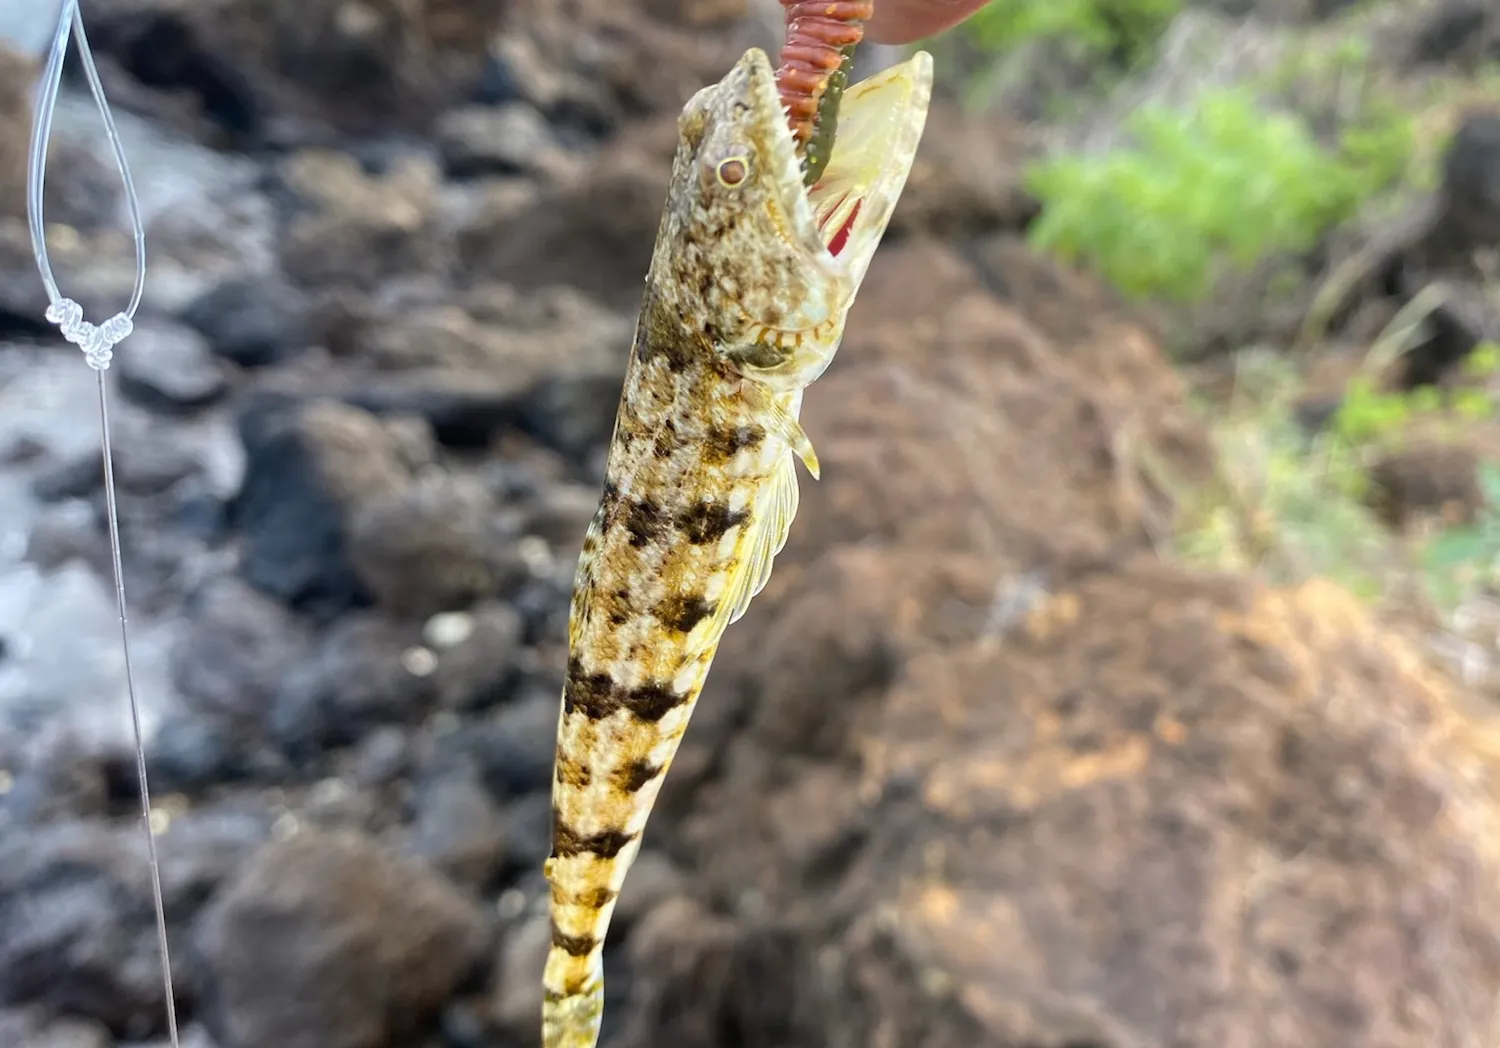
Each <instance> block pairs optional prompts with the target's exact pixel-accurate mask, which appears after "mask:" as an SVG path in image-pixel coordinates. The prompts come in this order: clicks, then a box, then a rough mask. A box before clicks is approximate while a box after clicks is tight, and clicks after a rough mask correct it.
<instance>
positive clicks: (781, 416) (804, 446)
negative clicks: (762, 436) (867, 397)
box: [763, 394, 818, 549]
mask: <svg viewBox="0 0 1500 1048" xmlns="http://www.w3.org/2000/svg"><path fill="white" fill-rule="evenodd" d="M763 407H764V408H765V417H766V428H767V429H769V430H770V431H771V432H772V433H773V434H775V435H776V436H778V437H780V438H781V439H782V440H784V441H785V442H786V444H787V446H788V447H790V448H791V449H792V453H793V454H795V455H796V456H797V457H798V458H799V459H801V460H802V464H803V465H804V466H806V467H807V472H809V473H811V474H812V478H813V480H817V479H818V455H817V452H815V451H813V446H812V441H811V440H808V439H807V434H806V432H804V431H803V429H802V423H800V422H798V421H797V418H796V416H795V415H793V414H792V413H791V412H790V411H788V410H787V409H786V408H785V407H783V406H782V404H781V402H780V401H778V400H777V399H776V397H775V395H774V394H769V395H767V396H766V399H765V404H764V405H763ZM796 486H797V481H796V477H795V476H794V477H793V478H792V487H793V489H794V490H795V488H796ZM777 548H778V549H779V548H780V547H777Z"/></svg>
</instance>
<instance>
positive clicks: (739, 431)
mask: <svg viewBox="0 0 1500 1048" xmlns="http://www.w3.org/2000/svg"><path fill="white" fill-rule="evenodd" d="M765 439H766V431H765V430H764V429H763V428H762V427H760V426H731V427H727V428H724V429H715V430H711V431H710V432H709V433H708V434H707V435H705V436H704V438H703V461H704V462H707V463H710V464H712V465H716V466H718V465H723V464H724V463H727V462H729V461H730V460H731V459H733V458H734V457H735V456H736V455H738V454H739V453H740V452H741V451H744V450H745V449H747V448H753V447H757V446H758V445H759V444H760V442H761V441H763V440H765Z"/></svg>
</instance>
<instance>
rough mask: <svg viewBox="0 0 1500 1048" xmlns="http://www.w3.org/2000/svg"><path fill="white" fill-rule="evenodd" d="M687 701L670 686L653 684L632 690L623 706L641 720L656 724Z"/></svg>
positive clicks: (625, 697) (626, 695) (625, 698)
mask: <svg viewBox="0 0 1500 1048" xmlns="http://www.w3.org/2000/svg"><path fill="white" fill-rule="evenodd" d="M687 701H688V700H687V696H685V695H679V694H677V693H676V692H675V691H673V690H672V688H671V686H670V685H667V684H657V683H654V682H651V683H647V684H642V685H640V686H639V687H637V688H631V689H630V691H628V692H626V693H625V696H624V699H623V702H622V705H623V706H624V707H625V708H626V709H627V710H629V711H630V712H631V713H633V714H635V715H636V716H637V717H639V718H640V719H641V720H643V721H651V722H652V723H653V724H654V723H655V722H656V721H659V720H661V719H662V718H663V717H665V716H666V715H667V714H669V713H671V712H672V711H673V710H675V709H676V708H677V707H678V706H681V705H682V704H683V703H685V702H687Z"/></svg>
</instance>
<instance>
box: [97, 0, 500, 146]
mask: <svg viewBox="0 0 1500 1048" xmlns="http://www.w3.org/2000/svg"><path fill="white" fill-rule="evenodd" d="M509 6H510V5H509V4H506V3H496V2H492V0H486V2H479V0H420V2H418V3H405V2H402V0H371V2H368V3H361V4H359V5H357V6H350V5H349V4H346V3H343V2H342V0H223V2H219V3H213V4H191V3H189V4H183V3H179V2H176V0H86V2H85V3H84V5H83V7H84V11H85V16H86V17H87V19H88V25H89V37H90V42H91V43H92V44H93V46H94V48H95V49H96V50H97V51H99V52H101V53H102V54H104V55H107V56H109V57H111V58H113V59H114V60H115V61H116V62H118V63H119V64H120V65H122V66H123V67H124V68H125V69H127V70H129V71H130V72H131V73H132V74H133V75H134V76H135V77H136V78H138V79H139V80H140V81H141V82H142V83H144V84H148V85H150V86H151V87H154V88H158V89H160V90H162V91H163V92H164V93H171V94H173V95H184V94H186V95H189V96H190V97H193V98H195V99H196V100H197V103H198V107H199V108H200V110H201V111H202V112H203V114H204V115H205V116H206V117H208V118H209V119H211V120H212V121H213V122H214V123H216V124H217V125H218V126H219V127H221V128H222V129H224V130H226V131H229V132H231V133H233V134H235V135H237V136H242V137H248V138H249V140H250V141H256V140H263V139H267V138H270V139H276V138H279V137H283V136H284V135H285V134H286V133H287V132H288V131H290V130H291V129H292V128H293V127H294V126H295V125H296V124H298V123H303V124H306V123H309V122H312V123H326V124H329V125H332V126H334V127H336V128H338V129H340V130H342V131H346V132H352V133H355V134H359V133H370V132H379V131H383V130H386V129H388V128H389V127H391V126H392V125H393V124H394V125H402V126H408V127H411V126H421V125H423V124H425V123H426V122H427V121H428V120H430V119H431V118H432V116H433V115H434V114H435V113H436V112H437V111H438V110H440V109H441V108H442V107H443V106H444V105H445V104H446V103H447V102H449V101H452V100H454V99H456V98H458V97H459V96H461V95H462V93H463V92H464V91H465V90H466V89H467V88H468V86H469V84H470V83H471V82H472V81H473V80H474V78H475V77H477V75H478V73H479V71H480V68H481V65H482V62H483V58H484V55H485V51H486V44H487V43H488V41H489V37H490V34H491V33H492V32H493V30H494V29H495V28H496V27H497V26H498V25H499V24H500V22H501V20H502V19H503V18H504V16H505V14H506V12H507V10H508V8H509Z"/></svg>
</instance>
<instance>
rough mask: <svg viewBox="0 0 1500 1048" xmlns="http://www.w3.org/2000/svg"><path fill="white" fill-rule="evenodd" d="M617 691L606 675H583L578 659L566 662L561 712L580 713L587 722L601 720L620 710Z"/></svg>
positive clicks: (581, 664)
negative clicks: (565, 679)
mask: <svg viewBox="0 0 1500 1048" xmlns="http://www.w3.org/2000/svg"><path fill="white" fill-rule="evenodd" d="M617 692H618V689H617V688H616V687H615V681H614V678H613V677H611V676H610V675H609V674H608V673H584V672H583V663H582V661H581V660H579V659H578V658H576V657H575V658H571V659H569V660H568V679H567V681H566V682H565V683H564V684H563V712H565V713H569V714H571V713H582V714H583V715H584V716H585V717H587V718H588V719H589V720H603V719H604V718H605V717H608V716H609V715H610V714H611V713H613V712H614V711H615V710H617V709H619V708H620V703H619V700H618V699H617V698H616V695H617Z"/></svg>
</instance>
